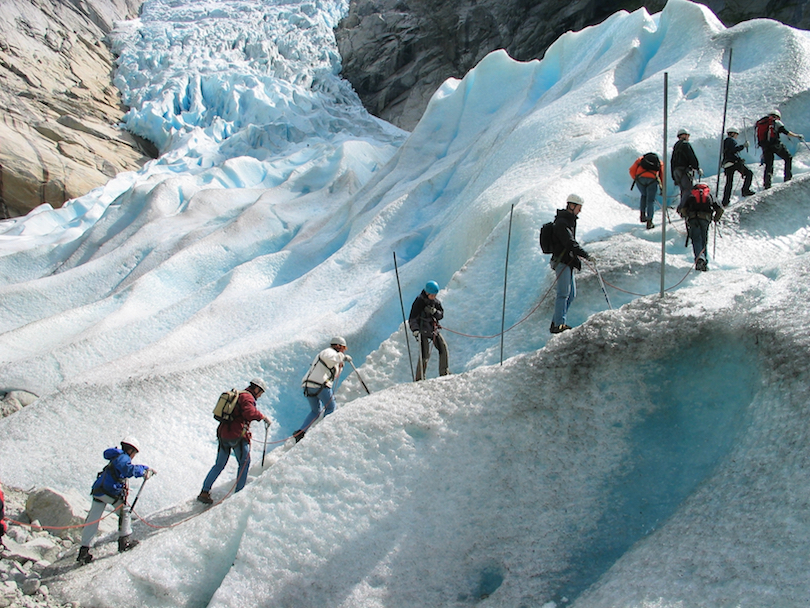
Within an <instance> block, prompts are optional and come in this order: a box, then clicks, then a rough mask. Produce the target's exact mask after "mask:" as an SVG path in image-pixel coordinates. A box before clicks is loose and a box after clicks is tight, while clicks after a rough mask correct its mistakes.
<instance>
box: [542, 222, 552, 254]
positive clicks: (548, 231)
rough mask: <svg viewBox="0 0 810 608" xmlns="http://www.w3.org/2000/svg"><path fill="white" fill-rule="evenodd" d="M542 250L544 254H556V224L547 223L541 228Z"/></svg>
mask: <svg viewBox="0 0 810 608" xmlns="http://www.w3.org/2000/svg"><path fill="white" fill-rule="evenodd" d="M540 249H542V250H543V253H554V222H548V223H545V224H543V226H542V227H541V228H540Z"/></svg>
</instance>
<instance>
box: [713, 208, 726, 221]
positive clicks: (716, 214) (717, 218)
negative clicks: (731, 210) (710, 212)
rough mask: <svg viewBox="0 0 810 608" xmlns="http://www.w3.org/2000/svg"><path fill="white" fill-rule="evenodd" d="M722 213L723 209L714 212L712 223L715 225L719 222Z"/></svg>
mask: <svg viewBox="0 0 810 608" xmlns="http://www.w3.org/2000/svg"><path fill="white" fill-rule="evenodd" d="M724 212H725V209H717V210H716V211H715V212H714V223H715V224H716V223H717V222H719V221H720V218H721V217H723V213H724Z"/></svg>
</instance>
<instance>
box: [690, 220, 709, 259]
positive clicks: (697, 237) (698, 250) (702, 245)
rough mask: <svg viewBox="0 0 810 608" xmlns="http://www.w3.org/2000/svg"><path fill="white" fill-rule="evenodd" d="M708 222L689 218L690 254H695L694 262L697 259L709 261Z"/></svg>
mask: <svg viewBox="0 0 810 608" xmlns="http://www.w3.org/2000/svg"><path fill="white" fill-rule="evenodd" d="M709 223H710V222H709V220H704V219H702V218H699V217H690V218H689V222H688V223H687V224H688V226H689V238H690V239H692V252H693V253H694V254H695V261H696V262H697V261H698V259H701V258H702V259H704V260H706V261H708V260H709V252H708V251H707V249H708V247H709Z"/></svg>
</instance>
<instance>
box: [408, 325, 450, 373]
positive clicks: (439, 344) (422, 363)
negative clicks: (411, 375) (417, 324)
mask: <svg viewBox="0 0 810 608" xmlns="http://www.w3.org/2000/svg"><path fill="white" fill-rule="evenodd" d="M432 340H433V344H434V345H435V346H436V350H437V351H439V375H440V376H446V375H447V371H448V370H447V367H448V364H447V342H445V341H444V337H442V335H441V334H440V333H439V332H436V335H434V336H433V338H432ZM430 341H431V337H430V336H428V335H425V334H423V333H420V334H419V347H420V356H419V363H417V365H416V379H417V380H423V379H424V378H425V375H426V372H427V364H428V361H429V360H430Z"/></svg>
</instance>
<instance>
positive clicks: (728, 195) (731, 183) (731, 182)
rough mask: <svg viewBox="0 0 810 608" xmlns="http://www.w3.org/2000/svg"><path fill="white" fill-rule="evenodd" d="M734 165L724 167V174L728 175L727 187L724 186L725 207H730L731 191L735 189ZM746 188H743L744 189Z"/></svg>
mask: <svg viewBox="0 0 810 608" xmlns="http://www.w3.org/2000/svg"><path fill="white" fill-rule="evenodd" d="M735 171H736V169H735V168H734V167H729V168H728V169H723V174H724V175H725V176H726V187H725V188H723V207H728V204H729V203H730V202H731V191H732V190H733V189H734V172H735ZM744 189H745V188H743V190H744Z"/></svg>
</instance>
